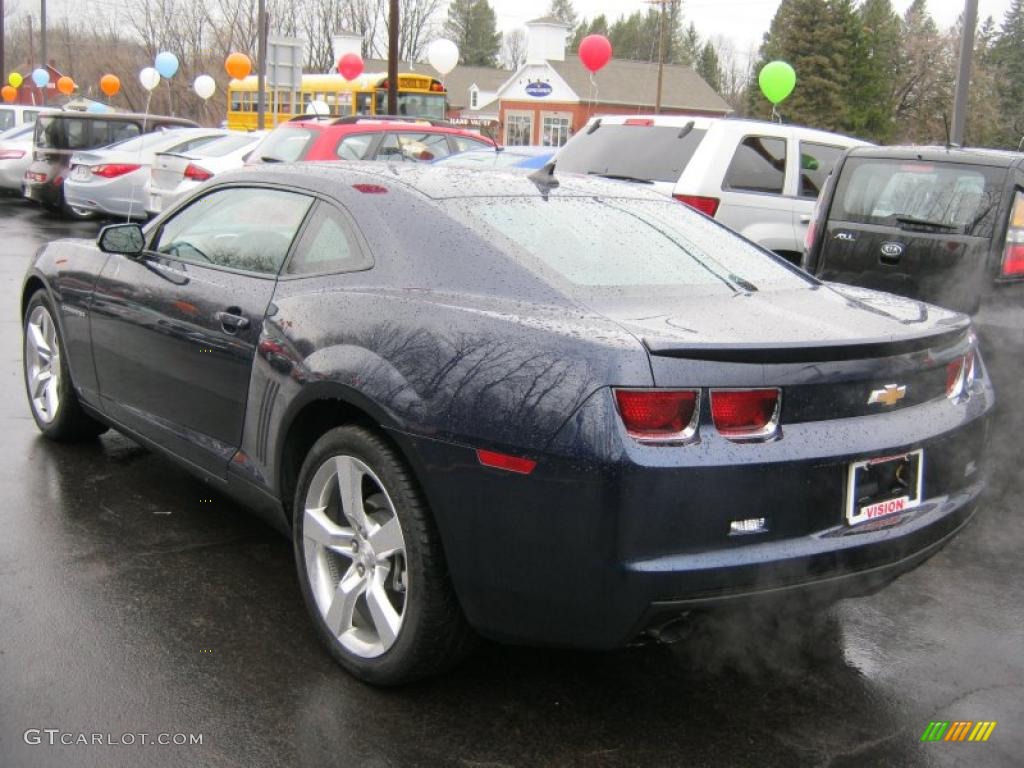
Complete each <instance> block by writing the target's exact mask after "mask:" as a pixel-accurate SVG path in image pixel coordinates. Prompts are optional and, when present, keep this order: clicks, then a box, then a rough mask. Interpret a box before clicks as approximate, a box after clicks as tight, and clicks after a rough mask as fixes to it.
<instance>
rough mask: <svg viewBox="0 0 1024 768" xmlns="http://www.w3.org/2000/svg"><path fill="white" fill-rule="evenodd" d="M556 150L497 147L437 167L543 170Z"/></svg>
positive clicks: (452, 157) (449, 159)
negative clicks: (456, 166)
mask: <svg viewBox="0 0 1024 768" xmlns="http://www.w3.org/2000/svg"><path fill="white" fill-rule="evenodd" d="M554 154H555V150H553V149H552V148H551V147H495V148H494V149H472V150H470V151H469V152H460V153H459V154H457V155H449V156H448V157H443V158H441V159H440V160H435V161H434V162H435V163H436V164H437V165H458V166H462V167H463V168H481V169H482V168H532V169H535V170H536V169H538V168H543V167H544V166H545V165H546V164H547V163H548V162H549V161H550V160H551V158H552V157H554Z"/></svg>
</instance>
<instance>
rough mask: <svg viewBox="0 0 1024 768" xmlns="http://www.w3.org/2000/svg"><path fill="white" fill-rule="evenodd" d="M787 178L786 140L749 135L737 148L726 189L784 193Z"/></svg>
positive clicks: (726, 177)
mask: <svg viewBox="0 0 1024 768" xmlns="http://www.w3.org/2000/svg"><path fill="white" fill-rule="evenodd" d="M785 180H786V140H785V139H776V138H772V137H769V136H747V137H746V138H745V139H743V141H742V142H740V145H739V146H738V147H737V148H736V154H735V155H733V157H732V162H731V163H730V164H729V170H728V172H726V174H725V181H724V182H723V185H722V186H723V188H725V189H737V190H742V191H745V192H766V193H769V194H775V195H781V194H782V189H783V185H784V183H785Z"/></svg>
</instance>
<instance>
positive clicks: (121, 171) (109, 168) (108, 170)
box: [89, 163, 142, 179]
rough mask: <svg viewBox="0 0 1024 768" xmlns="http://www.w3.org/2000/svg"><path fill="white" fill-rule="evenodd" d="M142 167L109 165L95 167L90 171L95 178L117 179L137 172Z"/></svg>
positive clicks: (129, 164) (127, 164)
mask: <svg viewBox="0 0 1024 768" xmlns="http://www.w3.org/2000/svg"><path fill="white" fill-rule="evenodd" d="M141 167H142V166H141V165H133V164H132V163H107V164H105V165H94V166H93V167H92V168H90V169H89V170H90V171H91V172H92V175H93V176H102V177H103V178H104V179H116V178H117V177H118V176H124V175H125V174H126V173H131V172H132V171H137V170H139V168H141Z"/></svg>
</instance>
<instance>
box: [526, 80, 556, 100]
mask: <svg viewBox="0 0 1024 768" xmlns="http://www.w3.org/2000/svg"><path fill="white" fill-rule="evenodd" d="M526 93H527V95H529V96H533V97H534V98H535V99H543V98H544V97H545V96H550V95H551V84H550V83H545V82H543V81H542V80H535V81H533V82H532V83H527V84H526Z"/></svg>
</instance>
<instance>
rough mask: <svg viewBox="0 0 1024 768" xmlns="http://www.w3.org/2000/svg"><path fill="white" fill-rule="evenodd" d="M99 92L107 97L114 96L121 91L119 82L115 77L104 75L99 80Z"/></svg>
mask: <svg viewBox="0 0 1024 768" xmlns="http://www.w3.org/2000/svg"><path fill="white" fill-rule="evenodd" d="M100 90H101V91H103V92H104V93H105V94H107V96H116V95H117V92H118V91H120V90H121V80H120V78H119V77H118V76H117V75H104V76H103V77H101V78H100Z"/></svg>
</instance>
